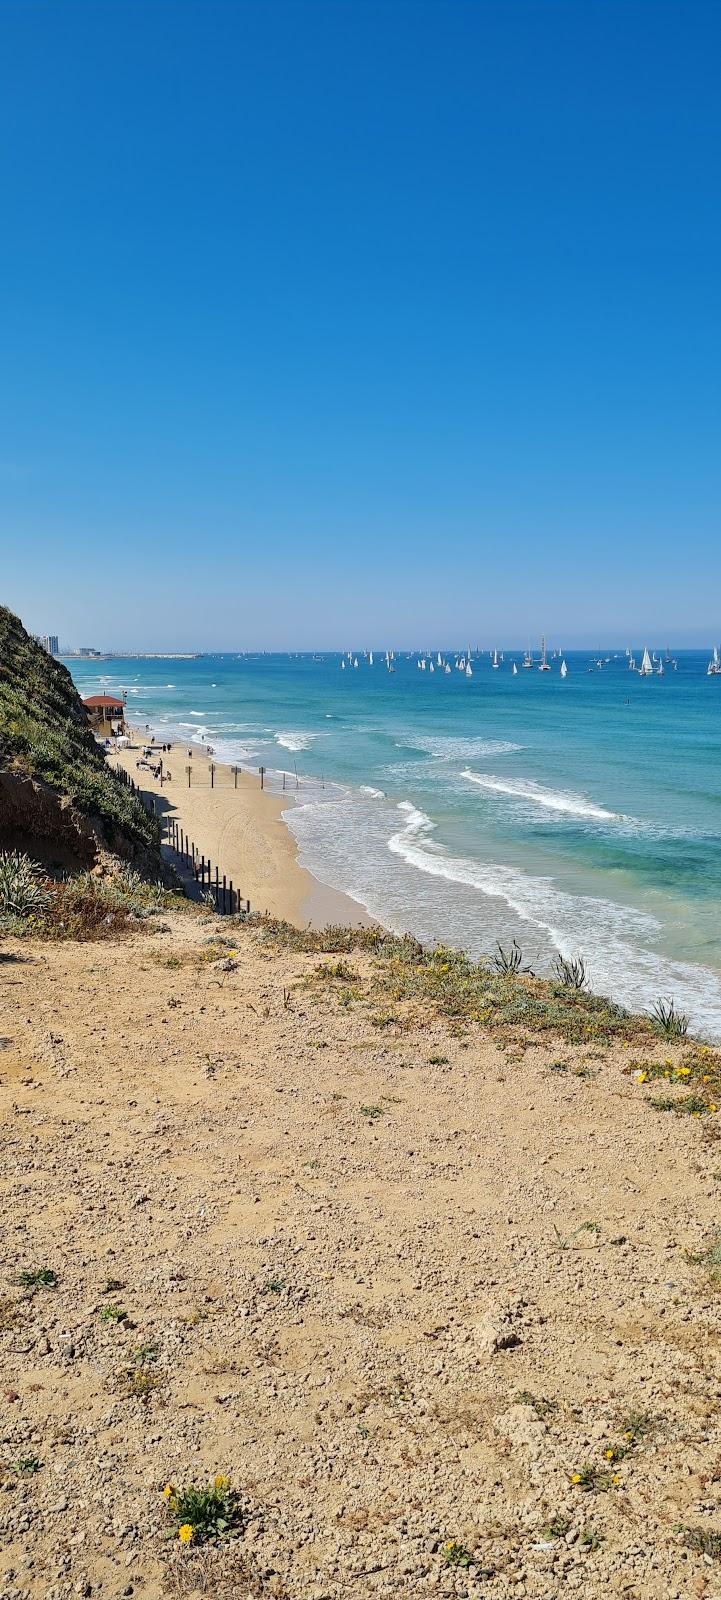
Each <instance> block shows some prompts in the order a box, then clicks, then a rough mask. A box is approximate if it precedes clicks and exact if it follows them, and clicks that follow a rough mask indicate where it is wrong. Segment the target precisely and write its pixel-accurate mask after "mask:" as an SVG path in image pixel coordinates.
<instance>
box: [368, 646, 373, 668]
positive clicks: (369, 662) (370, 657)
mask: <svg viewBox="0 0 721 1600" xmlns="http://www.w3.org/2000/svg"><path fill="white" fill-rule="evenodd" d="M368 665H369V667H372V666H373V651H372V650H371V651H370V652H369V655H368Z"/></svg>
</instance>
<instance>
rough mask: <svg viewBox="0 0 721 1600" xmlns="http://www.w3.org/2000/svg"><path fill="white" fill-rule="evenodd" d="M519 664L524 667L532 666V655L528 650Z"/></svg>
mask: <svg viewBox="0 0 721 1600" xmlns="http://www.w3.org/2000/svg"><path fill="white" fill-rule="evenodd" d="M521 665H522V666H524V667H532V666H533V656H532V655H531V652H530V650H527V651H526V654H525V656H524V657H523V661H522V663H521Z"/></svg>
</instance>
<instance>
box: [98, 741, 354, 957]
mask: <svg viewBox="0 0 721 1600" xmlns="http://www.w3.org/2000/svg"><path fill="white" fill-rule="evenodd" d="M128 732H129V734H130V738H131V744H130V747H129V748H127V749H124V750H118V751H115V752H113V754H112V756H111V758H110V759H111V763H112V764H114V765H117V766H120V767H122V768H124V770H125V771H126V772H127V773H128V774H129V776H130V777H131V778H133V779H134V781H135V782H136V783H138V784H140V786H141V787H142V788H143V789H144V790H146V791H147V792H149V793H152V794H157V795H161V796H162V800H163V805H164V808H165V809H166V811H167V814H168V815H170V816H172V817H174V818H175V820H176V821H177V823H178V824H179V826H181V827H182V828H183V830H184V831H185V832H187V833H188V834H189V835H190V837H191V839H192V840H193V841H194V843H195V844H196V846H197V848H198V851H199V852H201V853H202V854H203V855H204V856H205V857H206V858H207V857H210V859H211V860H212V862H213V864H214V865H215V864H216V863H217V865H218V867H219V870H220V872H221V874H223V873H225V875H226V877H227V878H228V879H229V880H230V879H232V881H233V884H234V885H235V887H236V889H238V890H239V891H240V893H241V895H242V896H243V898H244V899H247V900H250V903H251V908H252V910H253V911H268V912H269V913H270V915H271V916H275V917H284V918H285V919H286V921H288V922H292V923H295V924H296V926H298V927H307V926H309V925H310V926H311V927H314V928H322V927H325V926H327V924H328V923H335V922H341V923H346V924H351V925H353V926H358V925H359V924H360V925H365V926H367V925H368V924H369V923H370V922H371V920H372V919H371V918H370V917H369V916H368V914H367V912H366V911H365V910H364V908H363V907H362V906H360V905H358V904H357V903H356V901H354V900H351V899H350V897H349V896H348V895H344V894H341V893H338V892H337V891H336V890H335V889H331V888H329V887H328V886H327V885H326V884H323V883H321V882H319V880H318V879H317V878H314V877H313V875H312V874H311V873H310V872H307V871H306V869H305V867H302V866H301V865H300V863H299V861H298V854H297V849H296V845H295V840H294V839H293V836H292V834H291V833H290V831H289V829H288V827H287V826H286V823H285V822H284V820H283V812H284V811H286V810H287V809H288V806H289V805H292V804H293V803H294V802H293V797H292V795H291V794H289V795H288V796H284V797H282V798H281V797H280V796H279V795H276V794H271V793H269V792H268V790H267V789H261V787H260V777H259V776H258V774H257V772H255V773H254V772H251V771H247V770H246V771H241V770H240V769H239V770H238V774H237V780H236V776H235V773H234V771H233V769H232V768H231V767H228V766H224V765H223V764H222V763H219V762H217V761H215V760H213V758H211V757H208V756H207V755H205V754H204V752H203V751H202V750H201V749H200V747H198V746H196V745H193V746H189V745H180V744H174V745H172V746H171V748H170V751H169V752H167V753H166V754H165V755H164V756H163V763H164V770H165V771H166V772H167V771H168V770H169V771H170V773H171V779H170V782H167V781H164V782H163V783H162V785H161V782H160V779H159V778H155V777H153V774H152V773H151V772H150V771H148V770H147V768H144V767H143V768H140V769H138V766H137V762H138V758H139V757H142V749H143V745H144V743H145V740H146V738H147V737H149V736H148V735H146V734H145V731H144V730H141V729H139V728H137V727H134V728H133V727H129V728H128ZM191 749H192V755H191V756H190V757H189V751H190V750H191ZM160 756H161V751H158V759H160ZM211 765H213V767H214V773H213V782H212V785H211ZM188 767H190V768H191V775H190V784H189V783H188Z"/></svg>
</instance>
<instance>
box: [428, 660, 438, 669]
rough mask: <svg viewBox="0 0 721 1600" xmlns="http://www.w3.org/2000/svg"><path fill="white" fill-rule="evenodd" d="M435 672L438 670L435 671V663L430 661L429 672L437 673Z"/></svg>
mask: <svg viewBox="0 0 721 1600" xmlns="http://www.w3.org/2000/svg"><path fill="white" fill-rule="evenodd" d="M435 670H436V669H435V667H434V665H433V662H432V661H429V663H428V671H429V672H435Z"/></svg>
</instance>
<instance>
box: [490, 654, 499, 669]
mask: <svg viewBox="0 0 721 1600" xmlns="http://www.w3.org/2000/svg"><path fill="white" fill-rule="evenodd" d="M491 665H492V666H493V667H497V666H498V651H497V650H494V652H493V661H492V663H491Z"/></svg>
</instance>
